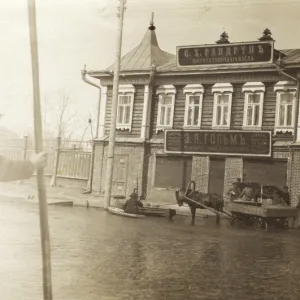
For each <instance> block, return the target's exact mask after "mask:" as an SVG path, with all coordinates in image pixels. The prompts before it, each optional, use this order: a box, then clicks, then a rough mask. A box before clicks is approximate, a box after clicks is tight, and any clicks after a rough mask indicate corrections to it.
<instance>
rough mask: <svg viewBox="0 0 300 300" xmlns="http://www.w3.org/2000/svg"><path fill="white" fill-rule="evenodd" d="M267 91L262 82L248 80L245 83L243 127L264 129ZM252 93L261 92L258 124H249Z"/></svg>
mask: <svg viewBox="0 0 300 300" xmlns="http://www.w3.org/2000/svg"><path fill="white" fill-rule="evenodd" d="M265 91H266V87H265V85H264V84H263V83H262V82H246V83H245V84H244V85H243V87H242V92H243V93H245V102H244V116H243V129H246V130H249V129H250V130H261V129H262V119H263V110H264V95H265ZM252 94H259V96H260V102H259V120H258V125H248V124H247V115H248V104H249V95H252Z"/></svg>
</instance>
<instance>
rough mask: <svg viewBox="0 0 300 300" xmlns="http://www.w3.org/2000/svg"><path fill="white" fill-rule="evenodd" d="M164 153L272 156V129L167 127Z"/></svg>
mask: <svg viewBox="0 0 300 300" xmlns="http://www.w3.org/2000/svg"><path fill="white" fill-rule="evenodd" d="M164 146H165V152H166V153H170V154H171V153H173V154H195V155H197V154H198V155H222V156H262V157H270V156H271V152H272V135H271V132H270V131H241V130H229V131H215V130H207V131H205V130H166V131H165V145H164Z"/></svg>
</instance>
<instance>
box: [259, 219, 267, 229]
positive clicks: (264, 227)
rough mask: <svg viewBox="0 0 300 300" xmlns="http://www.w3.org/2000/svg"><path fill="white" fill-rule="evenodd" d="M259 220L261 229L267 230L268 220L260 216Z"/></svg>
mask: <svg viewBox="0 0 300 300" xmlns="http://www.w3.org/2000/svg"><path fill="white" fill-rule="evenodd" d="M260 220H261V229H262V230H264V231H267V230H268V222H267V220H266V219H264V218H260Z"/></svg>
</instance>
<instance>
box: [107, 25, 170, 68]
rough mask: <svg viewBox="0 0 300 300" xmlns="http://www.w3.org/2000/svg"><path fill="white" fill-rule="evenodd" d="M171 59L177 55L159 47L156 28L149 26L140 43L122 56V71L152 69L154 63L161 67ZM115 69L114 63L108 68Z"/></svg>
mask: <svg viewBox="0 0 300 300" xmlns="http://www.w3.org/2000/svg"><path fill="white" fill-rule="evenodd" d="M171 59H175V55H174V54H171V53H168V52H165V51H163V50H161V49H160V48H159V46H158V42H157V38H156V34H155V30H154V29H153V28H152V29H150V27H149V28H148V30H147V32H146V34H145V36H144V38H143V40H142V42H141V43H140V45H138V46H137V47H135V48H134V49H133V50H131V51H130V52H128V53H127V54H126V55H125V56H123V57H122V59H121V71H146V70H150V69H151V67H152V65H153V64H154V65H155V66H156V67H159V66H161V65H163V64H165V63H167V62H168V61H170V60H171ZM113 69H114V64H113V65H111V66H110V67H109V68H107V69H106V70H107V71H113Z"/></svg>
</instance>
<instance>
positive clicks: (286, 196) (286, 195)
mask: <svg viewBox="0 0 300 300" xmlns="http://www.w3.org/2000/svg"><path fill="white" fill-rule="evenodd" d="M283 189H284V192H283V195H282V199H283V201H284V202H285V203H286V204H287V205H291V200H290V193H289V188H288V186H285V187H284V188H283Z"/></svg>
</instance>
